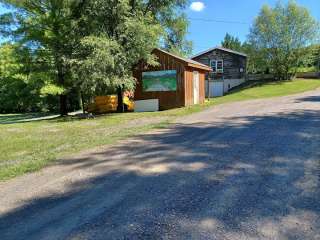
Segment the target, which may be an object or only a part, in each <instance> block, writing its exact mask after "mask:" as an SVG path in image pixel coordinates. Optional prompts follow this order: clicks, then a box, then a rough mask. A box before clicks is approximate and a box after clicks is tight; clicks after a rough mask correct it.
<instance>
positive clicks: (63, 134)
mask: <svg viewBox="0 0 320 240" xmlns="http://www.w3.org/2000/svg"><path fill="white" fill-rule="evenodd" d="M318 87H320V80H295V81H288V82H280V83H267V84H262V85H257V86H254V87H252V86H251V87H245V88H243V89H239V90H237V91H234V92H232V93H231V94H228V95H226V96H224V97H220V98H215V99H212V100H210V101H208V102H206V103H205V104H203V105H197V106H192V107H186V108H179V109H172V110H168V111H163V112H155V113H125V114H110V115H105V116H101V117H97V118H95V119H91V120H75V119H71V118H57V119H46V120H39V121H32V122H17V123H11V124H1V122H2V123H6V122H7V123H8V122H10V119H11V120H12V119H16V120H21V119H22V120H23V119H24V117H26V116H24V115H17V114H16V115H12V114H11V115H0V152H1V154H0V181H1V180H7V179H9V178H13V177H15V176H19V175H22V174H24V173H27V172H31V171H36V170H39V169H41V168H42V167H44V166H46V165H48V164H50V163H51V162H53V161H54V160H56V159H58V158H60V157H63V156H66V155H69V154H72V153H77V152H79V151H81V150H85V149H90V148H93V147H97V146H101V145H106V144H112V143H115V142H116V141H117V140H119V139H123V138H126V137H130V136H134V135H136V134H139V133H143V132H146V131H148V130H150V129H154V128H159V127H161V126H167V125H168V124H169V123H170V122H171V121H172V120H173V119H175V118H176V117H180V116H184V115H188V114H191V113H195V112H199V111H201V110H203V109H205V108H207V107H209V106H214V105H218V104H223V103H229V102H235V101H243V100H250V99H259V98H268V97H276V96H285V95H290V94H295V93H300V92H304V91H308V90H312V89H316V88H318ZM27 117H28V116H27Z"/></svg>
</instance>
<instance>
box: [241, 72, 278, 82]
mask: <svg viewBox="0 0 320 240" xmlns="http://www.w3.org/2000/svg"><path fill="white" fill-rule="evenodd" d="M272 79H274V75H273V74H247V76H246V80H247V81H266V80H272Z"/></svg>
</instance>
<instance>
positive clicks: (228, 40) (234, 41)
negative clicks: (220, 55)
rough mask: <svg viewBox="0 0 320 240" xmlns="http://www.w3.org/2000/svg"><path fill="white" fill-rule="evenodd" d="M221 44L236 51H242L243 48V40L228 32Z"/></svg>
mask: <svg viewBox="0 0 320 240" xmlns="http://www.w3.org/2000/svg"><path fill="white" fill-rule="evenodd" d="M221 46H222V47H224V48H228V49H231V50H234V51H240V50H241V41H240V40H239V38H237V37H234V36H232V35H230V34H229V33H227V34H226V35H225V37H224V39H223V41H222V42H221Z"/></svg>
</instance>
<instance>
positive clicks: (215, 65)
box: [210, 60, 217, 73]
mask: <svg viewBox="0 0 320 240" xmlns="http://www.w3.org/2000/svg"><path fill="white" fill-rule="evenodd" d="M210 67H211V68H212V71H213V72H214V73H216V72H217V61H216V60H211V62H210Z"/></svg>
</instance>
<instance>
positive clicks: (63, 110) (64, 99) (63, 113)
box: [58, 64, 68, 116]
mask: <svg viewBox="0 0 320 240" xmlns="http://www.w3.org/2000/svg"><path fill="white" fill-rule="evenodd" d="M58 83H59V84H60V85H61V86H64V74H63V70H62V66H61V65H60V64H59V66H58ZM60 115H61V116H67V115H68V110H67V95H66V94H65V93H63V94H61V95H60Z"/></svg>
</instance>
